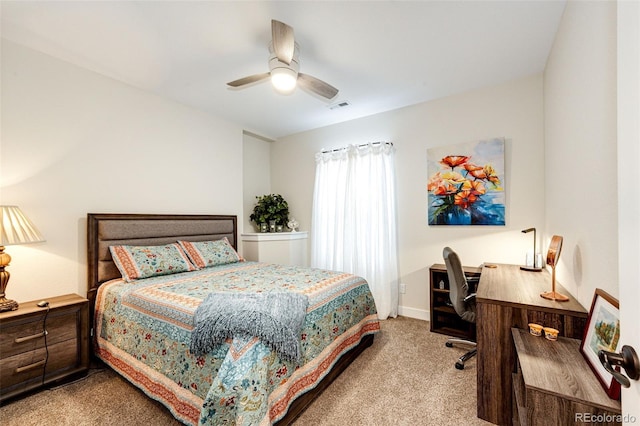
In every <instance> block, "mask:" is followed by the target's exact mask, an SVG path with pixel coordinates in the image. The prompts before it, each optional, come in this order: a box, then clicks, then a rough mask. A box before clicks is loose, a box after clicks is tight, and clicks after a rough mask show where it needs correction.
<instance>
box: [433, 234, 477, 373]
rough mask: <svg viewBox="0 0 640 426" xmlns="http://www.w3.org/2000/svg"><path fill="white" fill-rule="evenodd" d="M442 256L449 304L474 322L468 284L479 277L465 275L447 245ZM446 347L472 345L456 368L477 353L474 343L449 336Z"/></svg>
mask: <svg viewBox="0 0 640 426" xmlns="http://www.w3.org/2000/svg"><path fill="white" fill-rule="evenodd" d="M442 256H443V257H444V264H445V265H446V267H447V276H448V277H449V298H450V299H451V304H452V305H453V309H455V311H456V313H457V314H458V315H459V316H460V318H462V319H463V320H464V321H467V322H470V323H475V322H476V293H475V292H474V290H472V289H471V288H470V286H469V284H470V283H477V282H478V280H479V278H476V277H467V276H465V274H464V270H463V269H462V263H460V258H459V257H458V255H457V254H456V252H455V251H453V250H452V249H451V248H449V247H445V248H444V250H442ZM445 344H446V346H447V347H449V348H451V347H453V345H454V344H462V345H463V346H465V347H469V346H471V347H473V349H471V350H470V351H469V352H467V353H465V354H464V355H462V356H461V357H460V358H459V359H458V361H457V362H456V364H455V366H456V368H457V369H458V370H464V363H465V362H466V361H467V360H468V359H470V358H472V357H473V356H475V355H476V354H477V351H478V349H477V348H476V343H475V342H472V341H470V340H465V339H457V338H453V337H452V338H450V339H449V340H447V343H445Z"/></svg>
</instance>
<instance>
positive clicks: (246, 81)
mask: <svg viewBox="0 0 640 426" xmlns="http://www.w3.org/2000/svg"><path fill="white" fill-rule="evenodd" d="M267 78H269V73H268V72H266V73H263V74H254V75H250V76H249V77H244V78H239V79H238V80H234V81H231V82H229V83H227V85H228V86H231V87H240V86H245V85H247V84H251V83H256V82H258V81H261V80H264V79H267Z"/></svg>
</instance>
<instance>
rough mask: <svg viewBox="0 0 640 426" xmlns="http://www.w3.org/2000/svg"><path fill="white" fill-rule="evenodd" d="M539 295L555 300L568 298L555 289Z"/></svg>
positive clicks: (565, 300) (563, 300) (560, 300)
mask: <svg viewBox="0 0 640 426" xmlns="http://www.w3.org/2000/svg"><path fill="white" fill-rule="evenodd" d="M540 297H543V298H545V299H548V300H555V301H556V302H568V301H569V298H568V297H567V296H565V295H564V294H560V293H558V292H557V291H547V292H544V293H540Z"/></svg>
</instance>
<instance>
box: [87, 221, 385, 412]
mask: <svg viewBox="0 0 640 426" xmlns="http://www.w3.org/2000/svg"><path fill="white" fill-rule="evenodd" d="M87 234H88V239H87V241H88V250H87V251H88V273H89V286H88V298H89V300H90V306H91V321H92V324H93V327H94V329H93V330H92V331H93V333H92V334H93V337H94V345H93V347H94V349H93V350H94V355H95V356H96V357H97V358H99V359H100V360H102V361H103V362H104V363H106V364H107V365H108V366H110V367H111V368H113V369H114V370H115V371H116V372H118V373H119V374H120V375H122V376H123V377H124V378H126V379H127V380H129V381H130V382H131V383H133V384H134V385H135V386H137V387H138V388H140V389H141V390H142V391H143V392H144V393H146V394H147V395H148V396H149V397H151V398H153V399H155V400H158V401H160V402H161V403H162V404H163V405H165V406H166V407H167V408H168V409H169V410H170V411H171V413H172V414H173V415H174V417H175V418H176V419H178V420H180V421H181V422H183V423H185V424H189V425H195V424H247V425H248V424H260V425H269V424H279V425H280V424H290V423H291V422H293V420H294V419H295V418H296V417H297V416H298V415H299V414H300V413H301V412H302V411H303V410H304V408H305V407H306V406H307V405H309V404H310V403H311V402H312V401H313V399H314V398H315V397H316V396H317V395H318V394H319V393H320V392H322V391H323V390H324V389H325V388H326V387H327V386H328V385H329V384H330V383H331V381H332V380H333V379H335V377H337V376H338V375H339V374H340V373H341V372H342V371H343V370H344V369H345V368H347V366H348V365H349V364H350V363H351V362H352V361H353V360H354V359H355V358H356V357H357V356H358V355H359V354H360V353H361V352H362V351H363V350H364V349H366V348H367V347H368V346H370V345H371V344H372V343H373V338H374V335H375V333H377V332H378V331H379V330H380V324H379V322H378V319H377V314H376V310H375V303H374V302H373V297H372V295H371V293H370V291H369V287H368V284H367V283H366V281H364V279H362V278H360V277H357V276H354V275H350V274H345V273H339V272H334V271H323V270H318V269H311V268H301V267H296V266H285V265H270V264H263V263H257V262H247V261H244V260H243V259H237V261H236V259H235V258H233V256H237V253H236V252H235V250H237V218H236V216H221V215H158V214H154V215H147V214H88V215H87ZM178 241H180V243H179V244H184V245H183V246H182V248H188V247H189V246H195V245H199V246H198V247H202V245H206V244H210V243H211V244H216V246H220V245H224V244H228V245H229V246H231V247H232V248H233V249H229V250H228V252H229V253H227V254H229V255H230V256H232V259H231V260H230V261H227V260H225V261H224V262H222V263H221V264H215V265H214V266H211V267H202V268H199V269H198V268H195V267H194V268H192V269H195V270H193V271H190V270H181V269H175V271H176V272H175V273H170V274H162V275H158V276H149V277H141V278H140V279H133V280H131V277H130V276H128V274H127V272H126V270H123V273H124V275H123V273H121V272H120V269H119V267H120V268H121V269H122V267H123V265H122V263H123V262H122V257H121V256H120V253H119V252H118V251H117V248H121V247H129V248H131V249H141V247H140V246H167V247H168V246H174V245H175V244H176V242H178ZM213 242H215V243H213ZM114 250H115V251H114ZM112 253H113V256H112ZM185 253H187V251H186V250H185ZM217 255H218V254H217V253H216V256H217ZM114 256H115V260H116V261H117V262H118V264H116V262H114ZM187 258H189V256H187ZM216 259H218V258H217V257H216V258H215V259H214V260H216ZM224 259H226V258H224ZM196 260H197V259H196ZM225 262H226V263H225ZM192 263H194V262H192ZM195 263H197V262H195ZM203 265H204V264H203ZM203 265H200V266H203ZM192 266H193V265H192ZM134 278H136V277H134ZM127 279H129V281H127ZM212 292H214V293H216V295H218V294H221V295H222V294H224V295H226V296H233V294H231V293H242V294H249V295H250V296H254V295H256V296H264V295H266V293H268V295H273V296H277V294H284V293H287V292H289V293H294V294H293V295H292V296H296V297H301V295H304V298H305V300H307V302H308V305H305V307H306V311H304V313H303V315H302V318H301V320H300V321H301V322H300V324H301V329H300V330H301V331H300V333H299V335H296V338H297V346H296V348H298V351H299V354H298V357H297V358H296V357H291V356H286V354H283V353H282V352H279V351H278V350H277V349H274V346H272V345H270V344H269V342H265V341H263V340H262V339H258V338H256V337H253V338H249V337H247V336H246V335H245V336H233V337H229V338H227V339H225V340H224V341H223V342H222V343H219V344H216V345H213V346H210V347H209V348H208V350H207V352H206V353H200V354H197V353H193V352H192V351H191V350H190V344H192V342H191V337H192V332H193V333H195V331H194V329H195V327H194V322H196V321H194V317H193V316H194V314H196V313H197V312H198V308H199V307H203V306H202V305H205V304H206V302H207V301H208V300H209V299H210V298H212V297H213V296H211V297H207V296H209V294H210V293H212ZM258 293H260V294H258ZM272 293H277V294H272ZM284 296H287V294H284ZM203 301H204V302H203Z"/></svg>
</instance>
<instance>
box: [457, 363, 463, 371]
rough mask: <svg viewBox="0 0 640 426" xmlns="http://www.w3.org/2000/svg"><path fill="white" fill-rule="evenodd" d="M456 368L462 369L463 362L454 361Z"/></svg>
mask: <svg viewBox="0 0 640 426" xmlns="http://www.w3.org/2000/svg"><path fill="white" fill-rule="evenodd" d="M456 368H457V369H458V370H464V364H463V363H461V362H456Z"/></svg>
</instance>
